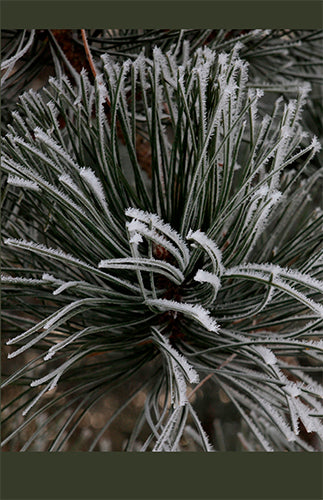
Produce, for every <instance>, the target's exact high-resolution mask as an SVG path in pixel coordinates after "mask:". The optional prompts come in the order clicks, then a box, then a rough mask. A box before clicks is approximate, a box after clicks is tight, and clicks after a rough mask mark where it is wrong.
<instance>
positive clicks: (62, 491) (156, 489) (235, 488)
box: [2, 452, 322, 500]
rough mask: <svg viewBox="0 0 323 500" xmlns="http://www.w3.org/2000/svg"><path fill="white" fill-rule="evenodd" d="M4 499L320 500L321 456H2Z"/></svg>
mask: <svg viewBox="0 0 323 500" xmlns="http://www.w3.org/2000/svg"><path fill="white" fill-rule="evenodd" d="M2 459H3V464H2V493H3V496H2V498H3V499H4V500H9V499H10V500H11V499H15V498H24V499H30V500H38V499H39V500H40V499H41V500H43V499H50V498H51V499H58V498H69V499H93V500H94V499H101V498H102V499H116V500H117V499H118V500H119V499H138V500H146V499H147V500H148V499H149V500H152V499H159V500H164V499H173V498H176V499H182V500H190V499H200V500H203V499H210V500H211V499H212V500H213V499H221V498H223V499H246V500H253V499H255V500H256V499H257V500H258V499H259V500H260V499H277V498H284V499H290V500H297V499H306V500H311V499H320V498H322V496H321V494H322V490H321V485H320V475H321V472H322V468H321V466H322V454H321V453H244V454H240V453H236V452H227V453H225V452H224V453H122V452H121V453H37V452H35V453H28V452H27V453H3V455H2Z"/></svg>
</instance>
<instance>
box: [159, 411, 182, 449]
mask: <svg viewBox="0 0 323 500" xmlns="http://www.w3.org/2000/svg"><path fill="white" fill-rule="evenodd" d="M180 411H181V407H180V406H178V407H177V408H175V410H174V412H173V413H172V415H171V416H170V418H169V419H168V422H167V423H166V425H165V427H164V430H163V432H162V433H161V435H160V436H159V438H158V440H157V442H156V444H155V446H154V448H153V450H152V451H153V452H158V451H165V450H166V451H170V446H169V444H168V443H167V441H169V440H170V435H171V432H172V430H173V429H174V426H175V425H176V422H177V420H178V417H179V413H180Z"/></svg>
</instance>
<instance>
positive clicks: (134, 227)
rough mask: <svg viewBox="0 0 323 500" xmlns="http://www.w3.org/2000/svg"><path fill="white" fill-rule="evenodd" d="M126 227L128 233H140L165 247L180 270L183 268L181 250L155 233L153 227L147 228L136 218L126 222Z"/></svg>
mask: <svg viewBox="0 0 323 500" xmlns="http://www.w3.org/2000/svg"><path fill="white" fill-rule="evenodd" d="M126 227H127V229H128V231H129V233H130V235H132V234H134V233H140V234H141V235H142V236H145V237H146V238H147V239H149V240H151V241H153V242H154V243H155V244H156V245H161V246H162V247H163V248H165V250H167V251H168V252H169V253H171V254H172V255H173V257H175V259H176V260H177V262H178V264H179V266H180V268H181V270H182V271H184V270H185V262H184V259H183V256H182V254H181V252H179V250H178V249H177V248H176V247H175V246H174V245H173V244H172V243H171V242H170V241H168V240H167V239H166V238H165V237H164V236H162V235H161V234H159V233H157V232H156V231H155V230H154V229H150V228H148V227H147V226H146V224H145V223H142V222H140V221H139V220H137V219H133V220H132V221H131V222H127V223H126ZM130 243H131V240H130Z"/></svg>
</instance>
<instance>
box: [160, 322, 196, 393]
mask: <svg viewBox="0 0 323 500" xmlns="http://www.w3.org/2000/svg"><path fill="white" fill-rule="evenodd" d="M153 332H154V333H155V335H156V337H158V339H159V341H160V340H161V341H162V344H160V342H159V343H158V346H161V347H163V348H164V350H166V351H167V352H168V353H169V354H170V355H171V356H172V358H173V359H174V360H175V362H176V363H177V364H178V365H179V366H180V367H181V369H182V371H183V372H184V374H185V376H186V378H187V380H188V381H189V382H190V383H191V384H197V383H198V382H199V376H198V373H197V372H196V371H195V370H194V368H193V367H192V366H191V365H190V363H189V362H188V361H187V359H186V358H185V356H183V355H182V354H180V353H179V352H178V351H177V350H176V349H174V347H172V346H171V344H170V342H169V340H168V338H167V337H165V336H164V335H163V334H162V333H160V332H159V331H158V330H156V329H155V328H154V329H153Z"/></svg>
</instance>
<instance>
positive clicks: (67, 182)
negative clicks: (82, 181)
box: [58, 174, 85, 200]
mask: <svg viewBox="0 0 323 500" xmlns="http://www.w3.org/2000/svg"><path fill="white" fill-rule="evenodd" d="M58 180H59V182H61V183H62V184H65V185H66V186H68V187H69V188H70V189H71V190H72V191H74V192H75V193H76V194H77V195H78V196H79V197H80V198H81V199H83V200H84V199H85V198H84V195H83V193H82V191H81V190H80V189H79V188H78V186H77V185H76V184H75V182H74V181H73V179H72V178H71V177H70V176H69V175H68V174H62V175H60V176H59V178H58Z"/></svg>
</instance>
